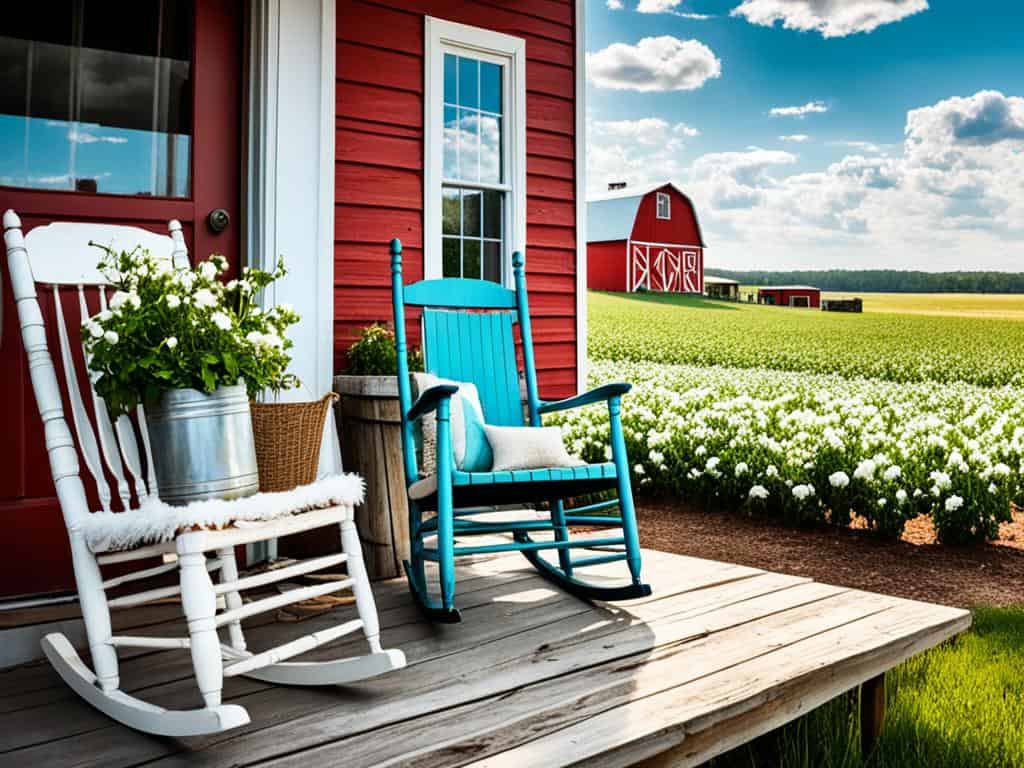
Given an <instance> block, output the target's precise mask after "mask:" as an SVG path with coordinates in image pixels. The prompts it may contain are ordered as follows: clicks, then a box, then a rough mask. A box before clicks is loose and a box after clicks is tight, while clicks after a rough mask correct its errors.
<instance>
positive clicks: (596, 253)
mask: <svg viewBox="0 0 1024 768" xmlns="http://www.w3.org/2000/svg"><path fill="white" fill-rule="evenodd" d="M587 287H588V288H591V289H593V290H599V291H636V290H648V291H669V292H676V293H702V292H703V291H704V239H703V237H701V233H700V223H699V222H698V221H697V212H696V211H695V210H694V207H693V203H692V202H690V198H688V197H687V196H686V195H684V194H683V193H682V192H681V191H680V190H679V189H678V188H677V187H676V186H675V185H673V184H670V183H667V182H664V183H660V184H654V185H650V186H647V187H643V188H640V187H637V188H634V189H620V190H615V191H613V192H609V193H608V194H605V195H601V196H600V197H595V198H591V199H590V200H589V201H587Z"/></svg>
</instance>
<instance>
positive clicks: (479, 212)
mask: <svg viewBox="0 0 1024 768" xmlns="http://www.w3.org/2000/svg"><path fill="white" fill-rule="evenodd" d="M502 79H503V72H502V65H500V64H494V63H491V62H487V61H481V60H479V59H475V58H472V57H469V56H461V55H456V54H454V53H445V54H444V110H443V115H444V138H443V151H442V162H441V166H442V174H443V177H444V181H443V183H442V188H441V196H442V216H443V218H444V221H443V224H442V228H441V234H442V238H443V239H444V243H443V248H442V269H443V272H442V274H443V275H444V276H445V277H469V278H477V279H481V278H482V279H484V280H493V281H495V282H501V278H502V268H501V267H502V254H503V253H504V250H505V248H504V244H505V238H504V230H505V222H504V217H505V195H506V193H507V184H506V179H505V169H504V160H503V157H504V150H505V147H504V137H503V133H502V131H503V126H502V120H503V116H504V96H503V85H502Z"/></svg>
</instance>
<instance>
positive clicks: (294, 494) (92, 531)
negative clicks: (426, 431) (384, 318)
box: [71, 474, 363, 553]
mask: <svg viewBox="0 0 1024 768" xmlns="http://www.w3.org/2000/svg"><path fill="white" fill-rule="evenodd" d="M362 501H363V479H362V478H361V477H360V476H359V475H354V474H347V475H332V476H330V477H325V478H323V479H321V480H317V481H316V482H313V483H310V484H309V485H300V486H298V487H297V488H294V489H293V490H291V491H282V492H276V493H257V494H255V495H253V496H246V497H244V498H240V499H207V500H204V501H194V502H192V503H191V504H187V505H185V506H181V507H172V506H170V505H169V504H165V503H164V502H162V501H160V500H159V499H145V500H143V502H142V504H141V505H140V506H139V507H137V508H135V509H130V510H127V511H125V512H94V513H93V514H90V515H85V516H83V518H82V519H81V520H78V521H76V522H74V523H73V524H72V525H71V531H72V533H77V534H79V535H82V536H84V538H85V541H86V544H87V545H88V546H89V549H91V550H92V551H93V552H96V553H99V552H120V551H125V550H130V549H135V548H137V547H141V546H145V545H149V544H159V543H163V542H168V541H173V540H174V539H175V537H176V536H178V535H180V534H183V533H186V532H190V531H197V530H212V531H217V530H223V529H226V528H252V527H254V526H258V525H260V524H264V523H269V522H272V521H274V520H280V519H282V518H287V517H292V516H295V515H299V514H302V513H305V512H310V511H312V510H321V509H328V508H331V507H338V508H340V509H342V510H347V512H346V513H345V514H343V515H341V516H340V517H339V520H340V519H342V518H351V517H352V516H353V513H352V507H353V506H354V505H356V504H361V503H362Z"/></svg>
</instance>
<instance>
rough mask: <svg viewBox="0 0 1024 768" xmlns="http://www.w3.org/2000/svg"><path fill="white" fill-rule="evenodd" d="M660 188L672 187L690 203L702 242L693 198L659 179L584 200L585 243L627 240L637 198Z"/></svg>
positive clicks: (635, 209)
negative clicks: (585, 216) (585, 215)
mask: <svg viewBox="0 0 1024 768" xmlns="http://www.w3.org/2000/svg"><path fill="white" fill-rule="evenodd" d="M663 187H672V189H674V190H675V191H676V192H678V193H679V194H680V195H682V197H683V199H684V200H686V201H687V202H688V203H689V204H690V209H691V210H692V211H693V218H694V222H695V223H696V225H697V234H698V235H699V236H700V245H701V246H703V245H704V236H703V234H702V233H701V230H700V220H699V219H698V218H697V209H696V208H694V207H693V201H692V200H690V198H689V196H688V195H687V194H686V193H684V192H683V191H682V190H681V189H679V187H677V186H676V185H675V184H673V183H672V182H670V181H659V182H657V183H656V184H647V185H645V186H642V187H626V188H625V189H617V190H615V191H613V192H605V193H602V194H600V195H594V196H592V197H589V198H588V199H587V242H589V243H600V242H603V241H607V240H628V239H629V236H630V233H631V232H632V231H633V223H634V222H635V221H636V214H637V211H639V210H640V201H641V200H643V199H644V197H645V196H646V195H649V194H650V193H651V192H654V191H655V190H657V189H662V188H663Z"/></svg>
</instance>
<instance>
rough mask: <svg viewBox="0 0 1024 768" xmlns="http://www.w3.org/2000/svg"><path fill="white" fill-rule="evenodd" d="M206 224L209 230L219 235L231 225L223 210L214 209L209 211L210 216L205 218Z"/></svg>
mask: <svg viewBox="0 0 1024 768" xmlns="http://www.w3.org/2000/svg"><path fill="white" fill-rule="evenodd" d="M206 223H207V224H209V225H210V229H212V230H213V231H214V232H217V233H220V232H223V231H224V230H225V229H227V228H228V225H229V224H230V223H231V216H230V215H228V212H227V211H226V210H225V209H224V208H214V209H213V210H212V211H210V215H209V216H207V217H206Z"/></svg>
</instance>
